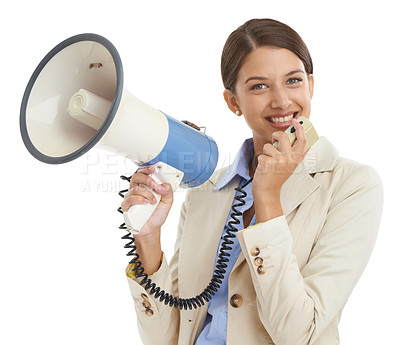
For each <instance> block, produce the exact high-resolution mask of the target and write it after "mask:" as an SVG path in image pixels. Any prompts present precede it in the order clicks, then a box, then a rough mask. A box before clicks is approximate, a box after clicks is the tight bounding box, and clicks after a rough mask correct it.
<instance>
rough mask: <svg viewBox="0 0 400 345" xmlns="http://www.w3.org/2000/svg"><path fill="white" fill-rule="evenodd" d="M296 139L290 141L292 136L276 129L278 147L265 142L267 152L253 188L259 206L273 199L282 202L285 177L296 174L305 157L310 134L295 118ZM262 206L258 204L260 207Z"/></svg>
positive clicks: (255, 200)
mask: <svg viewBox="0 0 400 345" xmlns="http://www.w3.org/2000/svg"><path fill="white" fill-rule="evenodd" d="M292 123H293V125H294V127H295V129H296V138H297V139H296V142H295V143H294V145H293V146H291V145H290V141H289V137H288V136H287V134H286V133H284V132H280V131H277V132H274V133H273V134H272V139H273V142H274V141H278V142H279V146H278V149H276V148H275V147H274V146H273V145H272V144H265V145H264V147H263V153H262V154H261V155H259V156H258V164H257V168H256V171H255V173H254V179H253V183H252V192H253V198H254V204H255V207H256V213H257V209H260V206H262V205H264V206H265V207H268V205H269V204H271V203H278V204H279V205H280V191H281V188H282V185H283V184H284V183H285V181H286V180H287V179H288V178H289V177H290V176H291V175H292V173H293V171H294V170H295V169H296V167H297V166H298V165H299V164H300V162H301V161H302V160H303V157H304V154H303V152H304V147H305V145H306V137H305V133H304V129H303V126H302V125H301V124H300V123H299V122H298V121H297V120H295V119H293V122H292ZM257 206H258V207H257Z"/></svg>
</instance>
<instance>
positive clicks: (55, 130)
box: [20, 34, 218, 233]
mask: <svg viewBox="0 0 400 345" xmlns="http://www.w3.org/2000/svg"><path fill="white" fill-rule="evenodd" d="M123 81H124V74H123V68H122V62H121V59H120V56H119V54H118V51H117V50H116V48H115V47H114V46H113V45H112V43H111V42H110V41H108V40H107V39H106V38H104V37H102V36H99V35H96V34H81V35H77V36H73V37H70V38H68V39H66V40H65V41H63V42H61V43H60V44H58V45H57V46H56V47H54V48H53V49H52V50H51V51H50V52H49V53H48V54H47V55H46V56H45V57H44V58H43V60H42V61H41V62H40V64H39V65H38V67H37V68H36V70H35V71H34V73H33V75H32V77H31V78H30V80H29V82H28V85H27V87H26V90H25V93H24V96H23V100H22V105H21V113H20V129H21V135H22V139H23V141H24V143H25V146H26V148H27V149H28V151H29V152H30V153H31V154H32V155H33V156H34V157H35V158H37V159H38V160H40V161H42V162H45V163H49V164H60V163H66V162H69V161H72V160H74V159H76V158H78V157H80V156H81V155H83V154H85V153H86V152H88V151H89V150H90V149H91V148H92V147H93V146H95V145H97V147H99V148H102V149H105V150H108V151H112V152H115V153H118V154H120V155H123V156H125V157H127V158H129V159H131V160H132V161H134V162H135V163H136V164H137V165H138V166H154V174H153V175H152V176H153V178H154V179H156V180H157V181H158V182H159V183H163V182H168V183H170V184H171V186H172V188H173V190H175V189H177V188H178V187H179V186H183V187H195V186H198V185H201V184H202V183H204V182H205V181H207V180H208V178H209V177H210V176H211V174H212V173H213V172H214V170H215V167H216V164H217V161H218V148H217V145H216V143H215V141H214V140H213V139H212V138H211V137H209V136H207V135H206V134H205V133H203V132H201V131H199V130H196V129H194V128H192V127H191V126H188V125H187V124H185V123H183V122H181V121H177V120H175V119H174V118H172V117H170V116H168V115H166V114H164V113H163V112H161V111H159V110H156V109H154V108H152V107H151V106H149V105H147V104H145V103H143V102H142V101H140V100H139V99H138V98H136V97H135V96H133V95H132V94H130V93H129V92H128V91H127V90H126V89H124V86H123ZM156 198H157V200H159V198H160V197H159V195H157V194H156ZM156 207H157V204H155V205H152V204H149V205H135V206H132V207H131V208H130V209H129V211H127V212H125V213H124V218H125V223H126V224H127V226H128V228H129V229H130V230H131V231H132V232H133V233H138V232H139V231H140V229H141V228H142V226H143V224H145V222H146V221H147V219H148V218H149V217H150V216H151V214H152V213H153V211H154V209H155V208H156Z"/></svg>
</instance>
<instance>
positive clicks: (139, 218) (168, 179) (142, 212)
mask: <svg viewBox="0 0 400 345" xmlns="http://www.w3.org/2000/svg"><path fill="white" fill-rule="evenodd" d="M153 167H154V168H155V171H154V173H152V174H151V175H149V176H150V177H151V178H152V179H153V180H154V181H155V182H156V183H158V184H162V183H169V184H170V185H171V187H172V190H173V191H174V192H175V191H176V190H177V189H178V188H179V185H180V183H181V181H182V178H183V175H184V174H183V172H182V171H180V170H178V169H176V168H174V167H172V166H169V165H168V164H165V163H163V162H158V163H157V164H154V165H153ZM140 186H141V187H144V188H146V189H147V190H149V191H150V192H151V193H153V195H154V197H155V198H156V200H157V202H156V203H155V204H146V205H139V204H138V205H133V206H131V207H130V208H129V210H128V211H127V212H124V221H125V225H126V227H127V229H128V230H129V231H130V232H131V233H132V234H133V235H136V234H138V233H139V232H140V230H141V229H142V228H143V226H144V224H145V223H146V222H147V221H148V220H149V218H150V217H151V215H152V214H153V212H154V211H155V209H156V208H157V206H158V204H159V202H160V200H161V195H160V194H158V193H156V192H155V191H154V190H152V189H150V188H149V187H147V186H145V185H143V184H141V185H140Z"/></svg>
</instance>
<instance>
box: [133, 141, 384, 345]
mask: <svg viewBox="0 0 400 345" xmlns="http://www.w3.org/2000/svg"><path fill="white" fill-rule="evenodd" d="M226 170H227V169H223V170H221V171H218V172H216V173H215V174H214V175H213V176H212V178H210V180H209V182H207V183H206V184H204V185H203V186H200V187H198V188H195V189H192V190H190V191H188V193H187V197H186V200H185V202H184V204H183V206H182V211H181V219H180V223H179V227H178V235H177V241H176V245H175V254H174V256H173V258H172V259H171V262H170V263H168V262H167V260H166V259H165V258H164V259H163V263H162V266H161V268H160V269H159V271H157V272H156V273H155V274H154V275H153V276H151V278H152V279H153V281H154V282H155V283H156V284H158V285H159V286H160V287H161V288H162V289H165V290H166V291H167V292H172V293H173V294H175V295H178V296H179V297H182V298H186V297H192V296H196V295H198V294H199V293H201V292H202V291H203V289H204V288H205V287H206V286H207V285H208V283H209V281H210V278H211V276H212V273H213V265H214V260H215V256H216V252H217V248H218V244H219V240H220V237H221V233H222V231H223V229H224V225H225V222H226V219H227V215H228V212H229V209H230V208H231V206H232V201H233V197H234V195H235V190H234V188H235V187H236V186H237V183H238V181H237V182H235V183H234V182H232V183H230V184H229V185H228V187H227V188H224V189H222V190H219V191H214V188H215V186H216V185H217V184H218V181H219V180H220V179H221V178H222V176H223V175H224V173H225V172H226ZM281 203H282V208H283V211H284V216H281V217H278V218H275V219H272V220H270V221H268V222H265V223H260V224H257V225H255V226H254V227H250V228H247V229H244V230H242V231H239V232H238V233H237V236H238V239H239V242H240V245H241V248H242V253H241V254H240V256H239V258H238V260H237V262H236V264H235V266H234V268H233V271H232V273H231V275H230V277H229V297H228V298H229V299H230V300H229V304H228V305H229V307H228V328H227V329H228V332H227V344H228V345H234V344H247V345H253V344H276V345H306V344H318V345H333V344H339V335H338V323H339V319H340V315H341V311H342V309H343V307H344V305H345V303H346V301H347V299H348V298H349V296H350V293H351V291H352V290H353V288H354V286H355V284H356V283H357V281H358V279H359V277H360V275H361V273H362V272H363V270H364V268H365V266H366V264H367V262H368V259H369V257H370V254H371V251H372V249H373V246H374V243H375V239H376V236H377V231H378V225H379V221H380V217H381V211H382V203H383V191H382V185H381V181H380V179H379V176H378V175H377V173H376V172H375V170H373V169H372V168H371V167H368V166H363V165H361V164H359V163H356V162H354V161H351V160H348V159H344V158H341V157H339V156H338V152H337V151H336V150H335V148H334V147H333V146H332V144H331V143H330V142H329V141H328V140H327V139H325V138H323V137H322V138H320V140H318V141H317V143H316V144H315V145H313V146H312V148H311V149H310V151H309V152H308V153H307V155H306V156H305V158H304V160H303V161H302V163H301V164H300V165H299V166H298V167H297V168H296V170H295V171H294V173H293V174H292V175H291V177H290V178H289V179H288V180H287V181H286V182H285V184H284V185H283V187H282V192H281ZM256 257H257V260H254V259H255V258H256ZM260 267H261V268H260ZM128 282H129V287H130V290H131V294H132V297H133V300H134V302H135V308H136V312H137V320H138V328H139V332H140V335H141V337H142V341H143V343H144V344H146V345H147V344H149V345H150V344H151V345H172V344H179V345H189V344H194V343H195V341H196V339H197V337H198V335H199V334H200V332H201V330H202V327H203V324H204V321H205V318H206V315H207V306H203V307H202V308H199V309H196V310H195V309H193V310H186V311H185V310H183V311H180V310H178V309H174V308H170V307H169V306H166V305H164V303H162V302H160V301H158V300H155V299H154V298H153V296H152V295H150V294H149V293H148V292H147V291H145V290H144V288H143V287H142V286H141V285H139V284H138V283H137V282H136V281H135V279H131V278H128Z"/></svg>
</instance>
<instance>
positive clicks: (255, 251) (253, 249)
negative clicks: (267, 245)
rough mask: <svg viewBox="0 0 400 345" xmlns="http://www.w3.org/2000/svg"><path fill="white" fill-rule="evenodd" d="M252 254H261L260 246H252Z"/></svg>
mask: <svg viewBox="0 0 400 345" xmlns="http://www.w3.org/2000/svg"><path fill="white" fill-rule="evenodd" d="M250 254H251V255H252V256H257V255H258V254H260V248H258V247H253V248H251V250H250Z"/></svg>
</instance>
